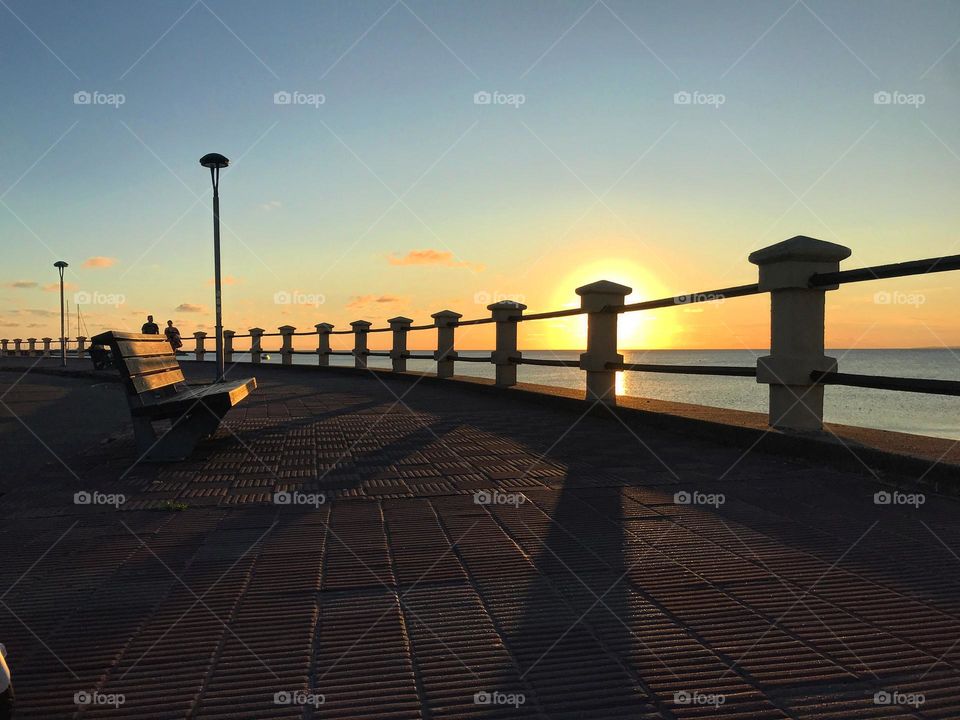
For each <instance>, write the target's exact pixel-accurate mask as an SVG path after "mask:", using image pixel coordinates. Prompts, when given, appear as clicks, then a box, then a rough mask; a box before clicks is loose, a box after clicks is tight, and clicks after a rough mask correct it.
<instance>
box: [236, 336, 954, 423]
mask: <svg viewBox="0 0 960 720" xmlns="http://www.w3.org/2000/svg"><path fill="white" fill-rule="evenodd" d="M418 352H422V351H418ZM580 352H581V351H579V350H560V351H540V350H531V351H524V353H523V355H524V357H528V358H536V359H544V360H576V359H577V358H578V357H579V355H580ZM621 352H622V354H623V356H624V361H625V362H628V363H654V364H676V365H741V366H748V365H756V361H757V360H756V359H757V357H758V356H760V355H765V354H766V353H767V351H765V350H753V351H747V350H645V351H637V350H634V351H631V350H624V351H621ZM460 354H461V355H463V356H467V357H483V356H489V351H488V352H480V351H476V352H471V351H460ZM827 354H828V355H830V356H832V357H835V358H837V359H838V360H839V364H840V371H841V372H848V373H860V374H864V375H891V376H897V377H914V378H933V379H942V380H960V350H947V349H918V350H828V351H827ZM234 359H235V360H248V359H249V356H247V355H245V354H239V353H237V354H235V355H234ZM279 359H280V358H279V355H278V354H276V353H273V354H270V359H269V360H266V361H265V362H269V363H271V364H273V363H279ZM294 363H295V364H297V365H315V364H316V358H315V357H314V356H312V355H294ZM331 364H333V365H342V366H352V365H353V358H351V357H347V356H342V355H341V356H333V357H331ZM369 365H370V367H381V368H387V367H390V360H389V358H383V357H371V358H369ZM407 367H408V368H409V369H410V370H414V371H421V372H429V371H430V370H431V369H433V368H434V367H435V366H434V364H433V363H432V362H430V361H427V360H410V361H408V364H407ZM456 372H457V374H458V375H468V376H472V377H485V378H493V376H494V367H493V366H492V365H488V364H483V363H457V365H456ZM617 375H618V377H617V392H618V394H621V395H632V396H636V397H648V398H655V399H658V400H671V401H676V402H685V403H693V404H697V405H710V406H713V407H719V408H733V409H736V410H751V411H755V412H766V410H767V387H766V386H765V385H760V384H758V383H757V382H756V381H755V380H754V379H753V378H744V377H712V376H704V375H674V374H664V373H645V372H623V373H618V374H617ZM518 380H519V381H520V382H529V383H536V384H539V385H553V386H556V387H566V388H577V389H582V388H583V384H584V378H583V373H582V372H581V371H580V370H578V369H577V368H556V367H536V366H531V365H524V366H521V367H520V369H519V373H518ZM824 416H825V419H826V421H827V422H832V423H842V424H845V425H859V426H863V427H872V428H879V429H882V430H896V431H898V432H906V433H915V434H918V435H932V436H935V437H944V438H950V439H954V440H960V397H943V396H939V395H923V394H920V393H907V392H893V391H889V390H872V389H869V388H852V387H841V386H836V385H830V386H827V388H826V399H825V401H824Z"/></svg>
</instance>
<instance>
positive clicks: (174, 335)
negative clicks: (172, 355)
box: [163, 320, 183, 352]
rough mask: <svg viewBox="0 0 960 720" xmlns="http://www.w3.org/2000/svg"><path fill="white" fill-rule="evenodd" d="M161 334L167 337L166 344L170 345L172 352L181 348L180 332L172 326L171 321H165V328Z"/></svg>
mask: <svg viewBox="0 0 960 720" xmlns="http://www.w3.org/2000/svg"><path fill="white" fill-rule="evenodd" d="M163 334H164V335H166V336H167V342H168V343H170V347H172V348H173V351H174V352H176V351H177V350H178V349H180V348H182V347H183V340H181V339H180V331H179V330H178V329H177V328H176V327H175V326H174V324H173V320H167V326H166V327H165V328H164V329H163Z"/></svg>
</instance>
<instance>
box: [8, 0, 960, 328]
mask: <svg viewBox="0 0 960 720" xmlns="http://www.w3.org/2000/svg"><path fill="white" fill-rule="evenodd" d="M4 3H5V4H4V5H3V6H2V7H0V16H2V17H3V18H4V21H3V22H2V23H0V53H2V70H0V82H2V85H0V87H2V92H3V96H4V98H5V99H6V102H5V112H4V113H2V114H0V158H2V162H0V196H2V200H3V205H0V236H2V238H3V240H2V242H3V249H4V253H3V254H4V263H3V269H2V271H0V286H2V287H0V335H2V336H5V337H13V336H15V335H18V334H23V335H26V334H32V333H37V334H42V333H53V331H54V324H53V322H52V321H51V320H49V319H48V318H46V317H44V316H43V315H42V314H40V313H30V311H31V310H47V311H51V310H54V309H56V308H55V301H56V298H55V296H54V294H53V293H50V292H44V290H43V289H42V286H43V285H45V284H46V283H48V282H50V281H52V280H53V278H54V273H53V268H52V267H50V265H51V263H52V262H53V261H54V260H55V259H58V258H60V257H63V258H65V259H67V260H68V261H70V262H71V269H70V276H69V279H70V281H71V283H72V284H73V286H74V290H75V291H88V292H100V293H114V294H122V295H123V296H124V303H123V304H122V306H121V307H118V308H114V307H107V306H95V307H90V308H87V309H85V313H86V314H87V315H88V317H89V318H91V320H92V321H93V323H95V324H96V325H97V327H107V326H117V325H121V326H129V327H134V326H137V325H138V324H139V322H141V321H142V320H140V319H139V314H140V312H141V311H151V312H153V313H154V314H156V315H157V316H158V317H163V318H166V317H172V318H174V319H175V320H177V322H178V324H180V325H181V326H187V327H190V326H196V327H203V326H206V325H209V324H210V323H211V316H210V313H209V308H210V307H211V306H212V290H211V288H210V287H209V285H208V284H207V283H208V280H209V278H210V277H211V275H212V270H211V258H210V255H211V251H210V208H209V180H208V177H207V176H206V174H205V171H204V170H203V169H202V168H200V167H199V165H198V164H197V159H198V158H199V157H200V156H201V155H202V154H204V153H205V152H209V151H216V152H222V153H224V154H226V155H228V156H229V157H230V158H231V159H232V160H234V166H232V167H231V168H229V169H227V170H225V171H224V173H223V178H222V189H221V192H222V196H223V198H222V204H223V211H222V214H223V219H224V223H225V225H226V227H225V230H224V261H225V269H224V272H225V274H227V275H230V276H232V277H234V278H235V279H236V284H234V285H231V286H228V287H227V289H226V291H225V297H226V302H227V311H226V322H225V324H226V325H227V326H228V327H236V328H239V329H242V328H244V327H249V326H251V325H260V326H262V327H268V328H269V327H276V326H277V325H280V324H284V323H285V322H289V323H290V324H294V325H298V326H305V325H311V324H313V323H314V322H320V321H322V320H329V321H331V322H335V323H337V324H338V325H342V324H345V323H347V322H349V320H351V319H357V318H358V317H365V318H368V319H371V320H374V321H375V322H378V323H379V322H381V321H382V319H383V318H386V317H390V316H392V315H395V314H406V315H409V316H410V317H414V318H419V319H423V318H425V317H426V316H427V315H429V313H430V312H434V311H436V310H439V309H442V308H443V307H451V308H453V309H455V310H458V311H459V312H462V313H464V314H465V315H467V316H469V317H474V316H480V315H483V314H484V313H485V310H484V309H483V308H482V306H481V304H480V303H478V302H477V301H476V298H477V297H480V298H482V297H484V296H485V295H484V294H486V296H489V295H491V294H497V293H503V294H510V295H518V296H523V297H524V299H525V300H526V301H527V303H528V305H530V306H531V308H532V309H553V308H554V307H556V305H557V303H558V302H566V300H567V299H572V298H573V294H572V291H573V287H565V286H563V287H560V288H559V289H558V287H559V286H560V285H562V284H563V283H564V282H565V280H566V279H568V278H569V279H570V280H571V281H573V280H574V277H573V276H574V275H576V273H575V272H574V270H575V269H576V268H577V267H580V266H586V265H590V264H591V263H592V262H593V261H594V260H598V261H604V262H608V263H609V264H610V270H611V271H619V270H622V269H623V268H624V267H627V268H630V269H634V270H636V272H637V273H639V275H640V277H638V278H637V282H636V283H634V286H635V287H636V288H637V290H638V293H639V294H640V295H641V296H643V295H645V296H648V297H650V296H655V295H657V294H658V293H659V294H664V293H669V294H672V293H674V292H684V291H690V290H696V289H706V288H709V287H715V286H723V285H729V284H736V283H740V282H748V281H751V280H753V279H754V277H755V268H753V266H750V265H749V264H748V263H747V262H746V255H747V254H748V253H749V251H750V250H751V249H755V248H757V247H761V246H763V245H767V244H771V243H773V242H776V241H778V240H781V239H784V238H787V237H790V236H792V235H796V234H807V235H813V236H816V237H820V238H822V239H826V240H832V241H835V242H840V243H842V244H846V245H848V246H850V247H852V248H853V249H854V255H853V258H852V259H851V260H850V261H849V263H850V266H857V265H863V264H868V263H875V262H892V261H899V260H905V259H910V258H915V257H924V256H932V255H942V254H949V253H955V252H957V247H958V238H957V233H956V230H955V228H956V227H957V213H958V211H957V204H956V200H955V198H956V190H957V187H958V179H960V156H958V153H960V127H958V125H957V123H956V117H957V116H958V114H960V112H958V111H960V99H958V98H960V94H958V89H960V48H958V47H957V40H958V38H960V4H958V3H956V2H916V3H907V2H884V1H879V2H878V1H876V0H874V1H871V2H829V3H828V2H822V1H821V2H816V1H813V0H808V1H805V2H790V1H786V2H769V1H767V2H725V3H717V2H713V3H705V2H642V3H637V2H630V3H625V2H614V1H612V0H609V1H607V2H597V3H593V2H569V3H564V2H555V3H531V2H503V3H500V2H483V3H476V2H473V3H470V2H443V3H434V2H416V1H415V0H405V1H404V2H396V3H395V2H391V1H390V0H386V1H384V2H355V3H317V2H274V3H262V2H246V1H237V0H235V1H231V2H225V1H223V0H220V1H218V0H203V2H193V0H184V1H176V2H174V1H171V2H137V3H124V2H84V3H75V2H52V1H48V0H36V1H33V2H25V1H22V0H21V1H17V0H4ZM78 91H87V92H94V91H96V92H101V93H105V94H122V95H123V97H124V102H123V104H122V105H120V106H119V107H113V106H111V105H92V104H91V105H83V104H80V105H78V104H75V103H74V94H75V93H76V92H78ZM283 91H287V92H300V93H304V94H314V95H320V94H322V95H323V97H324V102H323V103H322V104H317V105H277V104H275V103H274V95H275V93H277V92H283ZM480 91H488V92H494V91H499V92H501V93H504V94H514V95H517V94H519V95H522V96H523V103H522V104H520V105H519V106H515V105H509V104H506V105H497V104H491V105H478V104H475V102H474V94H475V93H477V92H480ZM883 91H886V92H891V93H896V92H899V93H902V94H903V95H902V96H901V97H903V98H904V100H905V102H908V101H906V99H905V98H906V96H918V97H922V104H919V105H918V104H917V102H914V103H913V104H898V103H894V104H886V105H884V104H877V103H876V102H875V99H874V95H875V93H877V92H883ZM678 92H689V93H700V94H701V95H700V96H699V97H703V98H706V97H710V96H712V97H720V96H722V98H723V102H722V104H719V105H718V104H714V105H710V104H688V105H684V104H677V103H676V102H675V93H678ZM798 198H799V199H798ZM425 249H430V250H432V251H434V252H435V253H436V254H435V255H434V256H432V257H434V258H435V261H433V262H430V263H412V262H411V263H408V264H396V263H391V262H390V258H391V257H393V258H394V259H395V260H396V259H398V258H405V257H408V254H409V253H410V252H411V251H416V250H425ZM447 254H449V255H447ZM90 257H107V258H111V259H114V260H115V262H114V263H113V264H112V266H110V267H99V268H84V267H82V264H83V262H84V260H86V259H87V258H90ZM481 268H482V269H481ZM603 270H604V268H602V267H601V268H599V270H598V271H599V272H603ZM17 281H20V282H25V281H26V282H30V281H35V282H37V283H38V287H36V288H13V287H11V286H10V284H11V283H14V282H17ZM905 283H906V284H903V285H897V286H896V287H898V288H901V287H902V288H904V289H907V290H914V291H917V292H924V293H925V297H926V298H927V301H926V302H925V303H924V307H923V308H922V313H923V316H924V317H925V318H926V322H928V323H929V324H930V327H931V328H934V330H935V333H936V335H937V338H936V339H935V338H933V337H926V341H923V336H924V335H925V333H924V332H923V331H920V332H918V331H916V328H917V323H916V322H915V321H914V319H915V318H914V316H915V314H916V313H917V312H918V308H917V307H915V306H913V307H902V308H899V307H898V308H889V307H883V308H878V307H876V303H871V302H870V298H871V297H872V296H873V293H874V291H875V290H876V289H877V288H869V289H868V288H866V287H864V288H862V289H859V288H858V289H857V290H851V291H847V290H844V294H843V298H842V301H841V300H840V299H834V298H831V302H832V303H835V304H836V305H837V312H836V318H837V320H838V324H837V327H838V328H839V327H845V328H846V330H844V331H843V332H842V333H841V334H840V335H837V336H835V337H834V338H833V341H834V342H835V343H839V344H851V343H852V342H853V340H854V338H855V337H857V336H858V333H859V332H861V331H862V330H864V329H866V328H867V327H868V326H870V324H871V323H873V324H874V325H877V326H878V327H875V328H872V329H871V330H870V333H871V335H870V337H868V338H867V339H866V340H865V342H866V343H867V344H874V345H890V344H897V343H894V340H896V339H898V338H900V337H901V336H902V337H903V338H908V339H909V342H907V343H906V344H921V345H928V344H932V345H935V344H937V343H938V341H939V340H942V341H943V342H948V343H951V344H957V343H960V336H958V335H957V333H956V330H955V329H951V328H952V325H953V324H952V323H950V322H948V320H947V315H948V314H949V312H950V310H951V308H952V307H954V306H955V304H956V301H957V300H960V295H958V294H957V292H956V290H955V289H953V286H954V285H955V283H953V282H952V281H951V279H950V276H949V275H941V276H938V277H937V278H936V280H935V281H932V280H931V279H930V278H924V279H921V280H917V281H905ZM891 288H892V286H891V287H890V288H888V287H887V286H886V285H885V286H884V288H882V289H891ZM277 292H301V293H312V294H314V295H322V296H323V298H324V300H325V302H324V304H323V306H322V307H299V306H297V307H278V306H277V305H276V304H275V303H274V302H273V298H274V296H275V295H276V293H277ZM837 295H838V298H839V295H840V294H837ZM731 305H732V303H731ZM178 307H188V308H192V309H194V310H197V312H188V311H187V312H183V311H178V310H177V309H176V308H178ZM748 307H752V306H748ZM723 312H724V313H727V314H726V315H724V318H725V319H724V322H725V323H727V324H729V325H730V326H731V327H733V329H734V330H735V331H737V332H742V334H743V342H744V343H746V344H750V345H756V342H755V341H756V339H757V332H760V331H759V330H758V329H757V328H762V322H757V320H758V319H757V318H755V317H753V314H752V313H753V310H752V309H751V310H750V311H749V312H747V311H741V310H736V309H733V308H730V309H724V311H723ZM678 322H679V321H678V320H677V319H676V318H674V319H672V320H669V321H668V320H666V319H665V320H664V321H663V323H662V325H663V327H661V329H660V331H658V333H657V334H656V338H655V339H653V340H652V341H653V342H655V343H661V344H662V343H665V344H677V343H678V342H681V340H683V342H691V343H693V344H698V343H700V341H699V340H695V339H694V338H697V337H700V336H701V335H702V336H703V338H704V340H703V343H704V344H706V345H707V346H710V345H715V344H716V342H715V341H714V342H709V340H710V339H711V338H713V339H714V340H715V337H714V336H712V335H711V334H710V332H712V331H713V330H712V329H711V328H710V327H707V325H710V323H709V322H707V321H706V320H705V319H704V318H701V317H697V318H689V319H683V322H684V323H686V325H687V326H688V327H684V328H681V329H677V330H676V332H672V333H671V332H668V331H669V330H670V328H668V327H667V323H672V324H673V325H676V324H677V323H678ZM698 323H700V324H701V325H703V327H699V326H698ZM713 325H715V323H713ZM31 326H32V327H31ZM910 328H913V330H909V329H910ZM182 329H184V330H186V329H187V328H186V327H182ZM674 329H676V328H674ZM557 332H558V333H559V332H561V331H560V330H558V331H557ZM838 332H839V331H838ZM903 333H906V334H903ZM950 333H953V334H952V335H951V334H950ZM637 340H638V341H639V340H642V338H637ZM481 344H483V343H482V342H481ZM734 346H736V345H735V344H734Z"/></svg>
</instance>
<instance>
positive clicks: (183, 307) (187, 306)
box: [174, 303, 207, 313]
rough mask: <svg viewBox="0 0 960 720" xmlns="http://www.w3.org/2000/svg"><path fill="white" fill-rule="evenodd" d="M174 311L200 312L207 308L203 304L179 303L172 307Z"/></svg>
mask: <svg viewBox="0 0 960 720" xmlns="http://www.w3.org/2000/svg"><path fill="white" fill-rule="evenodd" d="M174 311H175V312H185V313H202V312H206V311H207V309H206V308H205V307H204V306H203V305H194V304H193V303H180V304H179V305H177V307H175V308H174Z"/></svg>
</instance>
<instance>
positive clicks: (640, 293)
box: [547, 258, 665, 349]
mask: <svg viewBox="0 0 960 720" xmlns="http://www.w3.org/2000/svg"><path fill="white" fill-rule="evenodd" d="M597 280H610V281H611V282H615V283H619V284H620V285H626V286H627V287H629V288H632V289H633V292H632V293H630V295H628V296H627V300H626V301H627V302H628V303H630V302H639V301H641V300H651V299H654V298H658V297H662V296H663V295H664V294H665V291H664V289H663V286H662V285H661V283H660V282H659V280H657V278H656V277H654V276H653V275H652V274H651V273H650V271H649V270H647V268H645V267H643V266H642V265H640V264H639V263H637V262H636V261H635V260H629V259H626V258H602V259H598V260H591V261H589V262H586V263H583V264H580V265H578V266H576V267H575V268H574V269H573V270H571V271H570V272H569V273H567V274H566V275H565V276H564V277H563V278H562V279H561V280H560V281H559V282H557V283H555V284H554V286H553V287H554V290H553V292H552V294H551V296H550V308H551V309H557V310H559V309H562V308H572V307H579V306H580V297H579V296H578V295H577V294H576V289H577V288H578V287H581V286H583V285H588V284H590V283H592V282H596V281H597ZM547 322H549V323H550V327H549V331H548V335H549V340H550V345H551V346H552V347H554V348H558V349H559V348H564V349H566V348H579V347H585V346H586V341H587V318H586V316H585V315H580V316H577V317H575V318H565V319H562V320H557V321H547ZM662 324H663V323H662V319H661V318H658V317H656V316H655V315H653V314H652V313H647V312H632V313H623V314H621V315H620V319H619V322H618V323H617V338H618V345H619V347H620V348H623V349H634V348H646V347H650V346H657V347H659V346H662V344H663V343H662V342H661V341H662V340H663V337H661V334H662V333H661V328H660V327H659V326H660V325H662Z"/></svg>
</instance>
